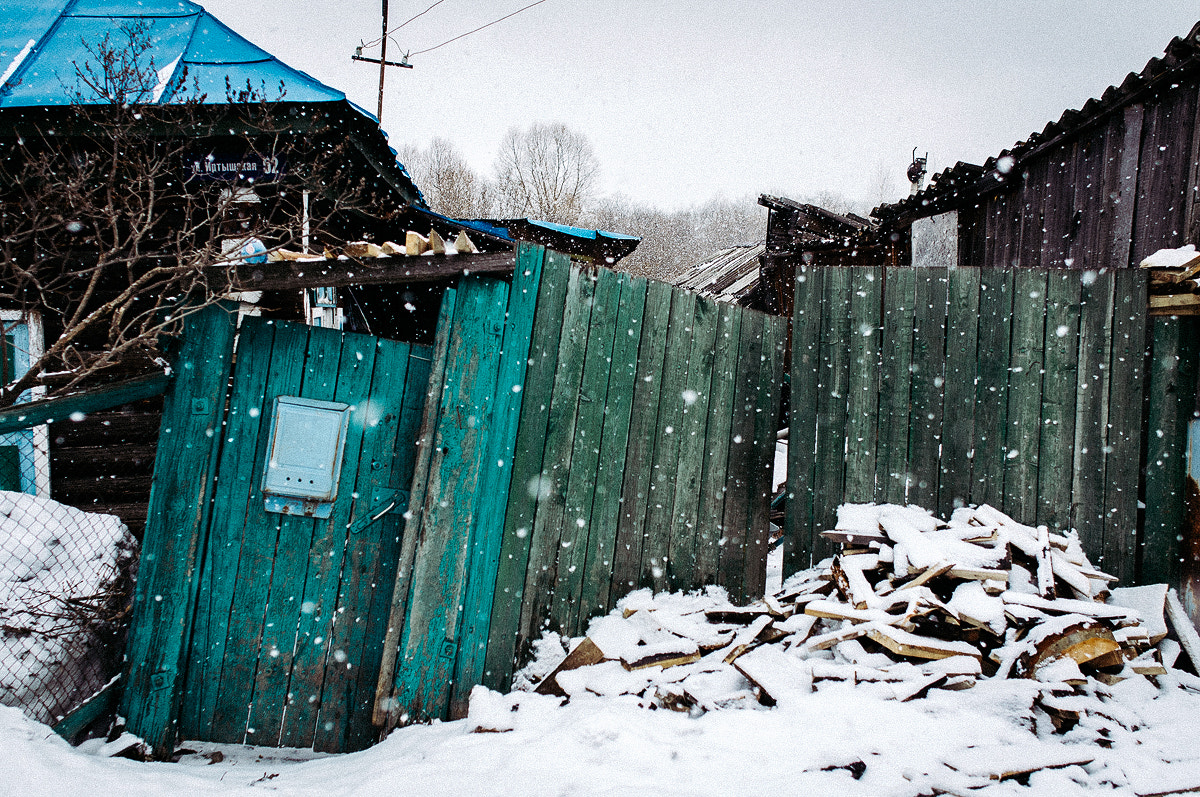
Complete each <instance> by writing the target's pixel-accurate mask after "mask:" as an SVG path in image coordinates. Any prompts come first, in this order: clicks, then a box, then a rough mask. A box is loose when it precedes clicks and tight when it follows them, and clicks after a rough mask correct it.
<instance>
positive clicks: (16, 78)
mask: <svg viewBox="0 0 1200 797" xmlns="http://www.w3.org/2000/svg"><path fill="white" fill-rule="evenodd" d="M77 2H78V0H68V2H67V4H66V5H65V6H63V10H62V11H60V12H59V13H58V16H57V17H55V18H54V21H53V22H51V23H50V27H48V28H46V30H45V31H44V32H43V33H42V35H41V36H39V37H38V39H37V41H36V42H35V43H34V45H33V47H32V48H31V49H30V50H29V52H27V53H25V58H24V59H22V61H21V64H20V66H18V67H17V68H16V70H15V71H14V72H13V73H12V74H11V75H9V76H8V80H6V81H4V85H2V86H0V96H3V95H4V90H5V89H6V88H7V87H8V86H9V85H13V86H16V85H20V82H21V76H22V75H23V74H25V70H27V69H29V65H30V64H32V63H33V62H34V61H36V60H37V56H38V51H39V50H41V49H42V43H43V42H46V41H49V40H50V38H51V36H50V35H51V34H52V33H54V32H55V31H56V30H58V28H59V27H61V26H62V21H63V17H65V16H66V15H67V12H68V11H70V10H71V7H72V6H74V5H75V4H76V3H77Z"/></svg>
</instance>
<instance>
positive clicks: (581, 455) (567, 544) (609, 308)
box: [553, 268, 621, 636]
mask: <svg viewBox="0 0 1200 797" xmlns="http://www.w3.org/2000/svg"><path fill="white" fill-rule="evenodd" d="M595 280H596V283H595V292H594V294H593V296H592V299H591V301H592V314H591V318H590V320H589V325H588V326H589V328H588V335H587V346H586V349H585V351H584V359H583V377H582V380H581V382H580V387H579V408H578V410H577V413H576V421H575V439H574V442H573V445H572V449H573V450H572V453H571V471H570V474H569V476H568V477H567V484H566V499H565V503H564V507H563V519H562V536H561V538H560V541H559V550H558V567H557V573H556V577H555V585H554V592H555V601H554V608H553V616H554V618H555V620H556V621H557V622H558V624H559V625H560V627H561V628H563V629H564V632H565V633H567V634H569V635H570V636H578V635H579V633H580V630H579V629H580V624H581V623H582V622H583V621H584V620H586V615H585V613H584V612H583V611H582V609H581V607H580V598H581V597H582V595H581V593H582V589H583V577H584V570H585V568H586V565H587V554H588V549H589V547H590V545H589V540H590V536H591V533H592V527H591V524H590V523H589V521H590V519H591V516H592V503H593V498H594V496H595V493H596V475H597V473H598V471H599V468H600V444H601V442H602V437H603V431H604V414H605V410H606V409H607V407H608V382H609V373H610V371H611V367H612V355H613V345H614V341H615V339H616V331H617V308H618V305H619V303H620V297H621V280H620V278H619V277H618V276H617V273H616V272H615V271H611V270H609V269H606V268H601V269H597V271H596V275H595Z"/></svg>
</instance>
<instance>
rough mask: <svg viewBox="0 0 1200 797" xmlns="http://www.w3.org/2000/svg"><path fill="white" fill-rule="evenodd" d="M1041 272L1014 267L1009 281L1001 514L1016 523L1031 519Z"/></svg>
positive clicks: (1042, 325)
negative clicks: (1009, 335) (1010, 307)
mask: <svg viewBox="0 0 1200 797" xmlns="http://www.w3.org/2000/svg"><path fill="white" fill-rule="evenodd" d="M1045 329H1046V272H1045V271H1043V270H1040V269H1018V270H1017V271H1016V273H1015V275H1014V279H1013V320H1012V344H1011V347H1010V350H1009V352H1010V353H1009V360H1008V363H1009V365H1008V423H1007V426H1006V429H1007V436H1006V439H1005V447H1006V449H1007V451H1006V453H1005V455H1004V456H1005V462H1004V505H1003V506H1002V507H1001V509H1003V510H1004V511H1005V512H1007V513H1008V514H1010V515H1011V516H1012V517H1014V518H1015V519H1016V520H1017V521H1018V522H1021V523H1033V522H1034V520H1035V518H1036V517H1037V486H1038V476H1037V474H1038V445H1039V442H1040V440H1041V427H1042V422H1041V418H1042V371H1043V366H1044V364H1045V361H1044V357H1045Z"/></svg>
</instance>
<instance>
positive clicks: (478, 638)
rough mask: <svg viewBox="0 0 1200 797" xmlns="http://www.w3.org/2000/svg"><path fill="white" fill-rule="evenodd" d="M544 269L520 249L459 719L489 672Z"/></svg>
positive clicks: (458, 689) (463, 654) (476, 531)
mask: <svg viewBox="0 0 1200 797" xmlns="http://www.w3.org/2000/svg"><path fill="white" fill-rule="evenodd" d="M544 263H545V253H544V251H543V250H542V249H541V248H540V247H537V246H534V245H531V244H521V245H520V246H518V248H517V265H516V270H515V271H514V274H513V282H512V288H511V289H510V291H509V295H508V311H507V314H506V317H505V323H504V340H503V343H502V349H501V354H500V365H499V370H498V373H497V377H496V395H495V402H494V405H493V410H492V425H491V429H492V435H491V441H490V448H489V451H488V453H487V454H486V455H485V456H484V460H483V473H482V474H481V477H480V486H479V495H478V503H477V505H476V512H475V517H474V519H473V526H472V530H471V538H472V542H471V546H472V547H471V550H472V556H473V557H475V559H476V567H475V569H474V570H473V572H472V577H471V580H470V583H468V584H467V593H466V599H465V600H464V608H463V630H462V643H461V644H460V646H459V652H458V662H457V664H456V666H455V674H454V687H453V692H452V695H451V716H454V717H457V716H459V715H461V714H463V712H464V711H465V707H466V703H467V698H468V697H469V695H470V690H471V687H472V686H474V685H475V684H477V683H482V682H483V679H484V673H485V670H486V657H487V645H488V637H489V634H490V632H491V624H492V604H493V600H494V595H495V592H496V584H497V579H498V576H499V568H500V549H501V545H502V542H503V529H504V523H505V514H506V511H507V505H508V496H509V492H510V490H511V488H512V478H513V459H514V452H515V447H516V444H517V433H518V423H519V421H520V416H521V405H522V400H521V399H522V393H523V391H524V385H525V377H526V369H527V367H528V362H529V355H530V347H531V343H532V336H533V325H534V318H535V312H536V308H537V297H538V288H539V284H540V282H541V279H542V271H543V267H544Z"/></svg>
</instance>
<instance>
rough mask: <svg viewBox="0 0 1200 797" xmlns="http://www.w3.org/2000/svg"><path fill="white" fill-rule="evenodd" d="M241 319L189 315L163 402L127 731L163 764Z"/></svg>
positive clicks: (218, 313)
mask: <svg viewBox="0 0 1200 797" xmlns="http://www.w3.org/2000/svg"><path fill="white" fill-rule="evenodd" d="M232 319H233V317H232V316H231V315H230V313H229V311H228V309H227V308H226V307H222V306H214V307H211V308H208V309H206V310H204V311H203V312H200V313H197V314H195V315H192V316H190V317H189V318H188V320H187V322H186V325H185V328H184V336H183V342H182V345H181V348H180V351H179V354H178V355H177V357H176V359H175V371H176V373H177V374H178V376H176V378H175V383H174V384H173V385H172V386H171V387H170V388H169V389H168V390H167V393H166V398H165V400H164V403H163V424H162V432H161V434H160V436H159V444H158V452H157V455H156V458H155V478H154V484H153V487H152V488H151V492H150V513H149V517H148V519H147V525H146V536H145V539H144V540H143V542H142V556H141V566H140V573H139V578H138V583H137V589H136V591H135V593H134V600H133V619H132V621H131V623H130V632H129V642H128V644H127V646H126V654H125V655H126V669H125V674H124V681H125V683H126V685H127V686H126V689H125V692H124V696H123V699H122V701H121V713H122V715H123V716H125V717H126V719H127V727H128V728H129V729H130V730H131V731H133V732H134V733H136V734H137V735H138V736H140V737H142V738H143V739H144V740H146V743H147V744H149V745H150V746H151V748H152V750H153V752H154V755H155V756H156V757H159V758H166V757H168V756H170V754H171V753H172V752H173V743H174V741H175V734H176V731H177V725H176V722H177V719H178V715H179V705H178V703H179V694H180V690H181V688H182V686H183V684H182V683H181V682H180V680H179V673H180V668H181V667H182V666H183V657H184V653H185V651H186V650H187V636H186V635H187V633H188V630H189V629H190V628H191V622H192V613H193V610H194V607H195V592H196V589H197V586H198V579H197V577H196V568H197V564H198V558H199V555H200V551H202V550H203V549H204V545H205V539H204V534H205V530H206V520H207V507H208V500H209V499H210V498H211V497H212V476H213V473H214V469H215V467H216V459H217V451H218V447H219V445H220V441H221V435H220V434H218V433H217V431H218V430H219V429H220V428H221V418H222V417H223V416H224V411H225V406H224V405H225V402H224V394H225V386H226V383H227V381H228V379H229V368H230V360H231V356H232V349H233V337H234V328H233V320H232Z"/></svg>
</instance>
